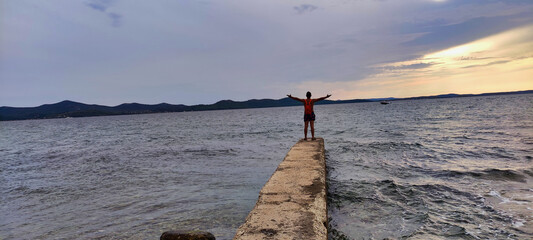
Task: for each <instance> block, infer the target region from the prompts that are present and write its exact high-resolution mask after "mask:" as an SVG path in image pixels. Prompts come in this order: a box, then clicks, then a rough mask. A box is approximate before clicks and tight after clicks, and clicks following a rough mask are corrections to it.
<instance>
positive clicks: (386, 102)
mask: <svg viewBox="0 0 533 240" xmlns="http://www.w3.org/2000/svg"><path fill="white" fill-rule="evenodd" d="M379 103H381V104H383V105H385V104H389V103H390V102H389V101H380V102H379Z"/></svg>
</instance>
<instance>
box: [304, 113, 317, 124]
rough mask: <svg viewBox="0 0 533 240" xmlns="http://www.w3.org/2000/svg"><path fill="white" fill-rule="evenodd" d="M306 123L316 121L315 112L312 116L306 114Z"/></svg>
mask: <svg viewBox="0 0 533 240" xmlns="http://www.w3.org/2000/svg"><path fill="white" fill-rule="evenodd" d="M304 121H306V122H307V121H315V112H312V113H311V114H304Z"/></svg>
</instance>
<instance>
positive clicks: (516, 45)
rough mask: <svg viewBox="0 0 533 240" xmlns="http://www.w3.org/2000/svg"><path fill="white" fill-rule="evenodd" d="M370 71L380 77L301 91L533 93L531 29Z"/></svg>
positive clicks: (346, 95)
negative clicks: (527, 91) (522, 91)
mask: <svg viewBox="0 0 533 240" xmlns="http://www.w3.org/2000/svg"><path fill="white" fill-rule="evenodd" d="M373 67H375V68H376V69H379V70H380V71H379V72H378V73H377V74H375V75H373V76H370V77H368V78H366V79H364V80H363V81H353V82H335V83H322V82H319V81H316V82H309V83H306V84H303V85H301V86H300V88H301V89H302V90H303V89H304V88H305V86H309V85H314V86H317V87H316V89H315V91H320V89H330V90H331V91H332V92H333V94H334V95H335V96H336V97H338V98H340V99H351V98H372V97H380V96H383V94H382V92H383V91H384V90H385V91H387V92H388V93H389V94H387V95H385V96H392V97H410V96H420V95H433V94H445V93H484V92H501V91H518V90H526V89H533V25H529V26H526V27H521V28H516V29H513V30H510V31H505V32H502V33H499V34H496V35H492V36H489V37H486V38H483V39H479V40H476V41H473V42H470V43H466V44H462V45H458V46H454V47H451V48H448V49H445V50H442V51H438V52H431V53H428V54H426V55H424V56H422V57H420V58H417V59H412V60H408V61H400V62H393V63H388V64H380V65H375V66H373ZM338 86H342V87H338Z"/></svg>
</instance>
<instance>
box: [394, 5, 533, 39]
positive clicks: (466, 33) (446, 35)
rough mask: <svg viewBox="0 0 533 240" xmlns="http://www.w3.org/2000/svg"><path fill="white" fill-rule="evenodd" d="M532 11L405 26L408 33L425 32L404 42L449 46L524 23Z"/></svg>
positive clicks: (529, 19)
mask: <svg viewBox="0 0 533 240" xmlns="http://www.w3.org/2000/svg"><path fill="white" fill-rule="evenodd" d="M529 14H530V13H519V14H515V15H508V16H495V17H477V18H472V19H469V20H466V21H463V22H460V23H457V24H449V25H441V24H442V23H444V22H443V21H440V20H439V21H435V23H438V24H435V25H431V26H424V27H420V26H410V27H405V26H404V29H403V32H406V31H407V32H406V33H415V32H419V33H424V34H423V35H421V36H419V37H416V38H415V39H413V40H410V41H406V42H404V43H403V45H404V46H419V45H432V46H439V47H449V46H454V45H459V44H463V43H466V42H471V41H474V40H476V39H480V38H483V37H487V36H490V35H493V34H496V33H499V32H501V31H504V30H507V29H509V28H512V27H516V26H519V25H523V24H524V23H528V22H530V21H531V20H532V18H531V16H529Z"/></svg>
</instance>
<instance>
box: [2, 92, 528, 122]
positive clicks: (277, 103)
mask: <svg viewBox="0 0 533 240" xmlns="http://www.w3.org/2000/svg"><path fill="white" fill-rule="evenodd" d="M527 93H533V90H528V91H518V92H499V93H483V94H444V95H436V96H422V97H411V98H375V99H352V100H337V101H333V100H324V101H321V102H317V103H316V105H325V104H342V103H359V102H379V101H382V100H387V101H399V100H417V99H433V98H454V97H473V96H492V95H507V94H527ZM299 105H301V103H299V102H295V101H293V100H291V99H290V98H282V99H278V100H274V99H252V100H247V101H242V102H238V101H232V100H222V101H219V102H217V103H214V104H200V105H192V106H187V105H183V104H178V105H173V104H168V103H160V104H155V105H148V104H139V103H124V104H121V105H118V106H114V107H109V106H103V105H95V104H92V105H90V104H84V103H79V102H73V101H68V100H66V101H62V102H59V103H54V104H45V105H41V106H38V107H0V121H9V120H26V119H47V118H66V117H91V116H109V115H127V114H144V113H163V112H186V111H207V110H224V109H244V108H266V107H288V106H299Z"/></svg>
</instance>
